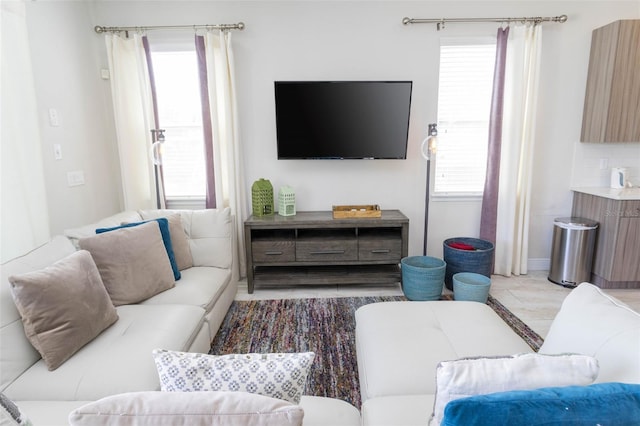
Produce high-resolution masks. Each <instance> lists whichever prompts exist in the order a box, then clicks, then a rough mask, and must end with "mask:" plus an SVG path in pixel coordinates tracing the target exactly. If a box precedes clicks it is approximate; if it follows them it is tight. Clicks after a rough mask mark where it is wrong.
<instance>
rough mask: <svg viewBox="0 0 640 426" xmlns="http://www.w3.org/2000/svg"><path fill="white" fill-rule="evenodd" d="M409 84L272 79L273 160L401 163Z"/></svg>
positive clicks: (405, 136)
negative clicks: (274, 113)
mask: <svg viewBox="0 0 640 426" xmlns="http://www.w3.org/2000/svg"><path fill="white" fill-rule="evenodd" d="M411 88H412V82H411V81H276V82H275V100H276V131H277V146H278V159H280V160H284V159H405V158H406V157H407V136H408V133H409V111H410V108H411Z"/></svg>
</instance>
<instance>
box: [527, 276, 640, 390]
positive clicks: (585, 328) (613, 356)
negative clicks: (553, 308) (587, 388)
mask: <svg viewBox="0 0 640 426" xmlns="http://www.w3.org/2000/svg"><path fill="white" fill-rule="evenodd" d="M539 352H540V353H543V354H557V353H579V354H584V355H590V356H593V357H595V358H596V359H597V360H598V362H599V363H600V374H599V375H598V378H597V379H596V382H597V383H599V382H625V383H640V313H637V312H635V311H633V310H632V309H631V308H630V307H628V306H627V305H625V304H624V303H622V302H620V301H618V300H617V299H615V298H613V297H611V296H609V295H608V294H606V293H604V292H603V291H602V290H601V289H600V288H598V287H596V286H594V285H593V284H589V283H582V284H580V285H579V286H578V287H577V288H575V289H574V290H572V291H571V293H569V295H568V296H567V297H566V298H565V300H564V302H563V303H562V307H561V308H560V311H559V312H558V314H557V315H556V317H555V319H554V320H553V323H552V324H551V328H550V329H549V333H548V334H547V337H546V339H545V341H544V344H543V345H542V346H541V347H540V350H539Z"/></svg>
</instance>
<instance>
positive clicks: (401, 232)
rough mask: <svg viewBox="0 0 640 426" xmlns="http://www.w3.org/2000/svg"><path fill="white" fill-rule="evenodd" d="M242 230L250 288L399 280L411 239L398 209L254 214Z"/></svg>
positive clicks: (407, 224) (377, 282)
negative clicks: (358, 213)
mask: <svg viewBox="0 0 640 426" xmlns="http://www.w3.org/2000/svg"><path fill="white" fill-rule="evenodd" d="M244 231H245V232H244V235H245V246H246V251H247V284H248V288H249V293H253V290H254V288H255V286H256V285H257V286H260V285H264V286H278V285H309V284H374V283H375V284H383V283H392V282H397V281H400V266H399V264H400V260H401V259H402V258H403V257H406V256H407V253H408V244H409V243H408V242H409V219H408V218H407V217H406V216H405V215H403V214H402V213H401V212H400V211H399V210H383V211H382V216H381V217H377V218H348V219H334V218H333V214H332V212H330V211H319V212H298V213H297V214H296V215H295V216H279V215H277V214H276V215H272V216H251V217H250V218H249V219H247V220H246V221H245V223H244Z"/></svg>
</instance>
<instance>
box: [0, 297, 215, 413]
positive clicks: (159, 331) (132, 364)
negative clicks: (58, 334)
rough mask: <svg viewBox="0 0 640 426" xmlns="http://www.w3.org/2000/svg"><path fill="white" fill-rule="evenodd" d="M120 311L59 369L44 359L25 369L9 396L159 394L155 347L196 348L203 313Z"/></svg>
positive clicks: (189, 309)
mask: <svg viewBox="0 0 640 426" xmlns="http://www.w3.org/2000/svg"><path fill="white" fill-rule="evenodd" d="M117 311H118V316H119V317H120V318H119V320H118V321H116V322H115V323H114V324H113V325H112V326H111V327H109V328H108V329H106V330H105V331H104V332H102V334H100V335H99V336H98V337H96V338H95V339H94V340H92V341H91V343H89V344H88V345H86V346H84V347H83V348H82V349H80V350H79V351H78V352H76V353H75V355H73V357H71V358H70V359H69V360H67V362H65V363H64V364H62V365H61V366H60V367H58V369H56V370H55V371H49V370H48V369H47V367H46V365H45V364H44V362H43V361H42V360H40V361H38V362H36V363H35V364H34V365H32V366H31V367H30V368H28V369H25V370H26V371H24V372H23V373H22V375H20V376H19V377H17V378H16V379H15V380H14V381H13V383H11V384H10V385H9V386H8V387H7V388H6V389H5V391H4V392H5V394H6V395H7V396H9V397H10V398H11V399H13V400H14V401H21V400H43V401H46V400H49V401H52V400H85V401H92V400H96V399H99V398H102V397H105V396H107V395H114V394H117V393H122V392H133V391H145V390H159V389H160V382H159V380H158V373H157V372H156V367H155V364H154V362H153V355H152V351H153V349H155V348H157V347H163V348H169V349H172V350H177V351H186V350H192V343H193V342H194V340H195V339H196V337H197V336H198V335H199V334H200V333H201V329H202V327H203V324H204V319H203V314H204V311H203V310H202V308H199V307H196V306H186V305H156V306H153V305H123V306H119V307H118V308H117ZM205 334H207V333H205ZM207 349H208V348H207V347H204V348H202V347H201V348H200V350H207ZM3 365H4V364H3Z"/></svg>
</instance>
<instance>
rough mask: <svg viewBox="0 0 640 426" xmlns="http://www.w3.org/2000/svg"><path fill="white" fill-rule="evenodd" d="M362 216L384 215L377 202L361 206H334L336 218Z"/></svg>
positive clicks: (334, 216)
mask: <svg viewBox="0 0 640 426" xmlns="http://www.w3.org/2000/svg"><path fill="white" fill-rule="evenodd" d="M362 217H371V218H375V217H382V210H380V206H379V205H377V204H373V205H369V204H367V205H360V206H333V218H334V219H352V218H362Z"/></svg>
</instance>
